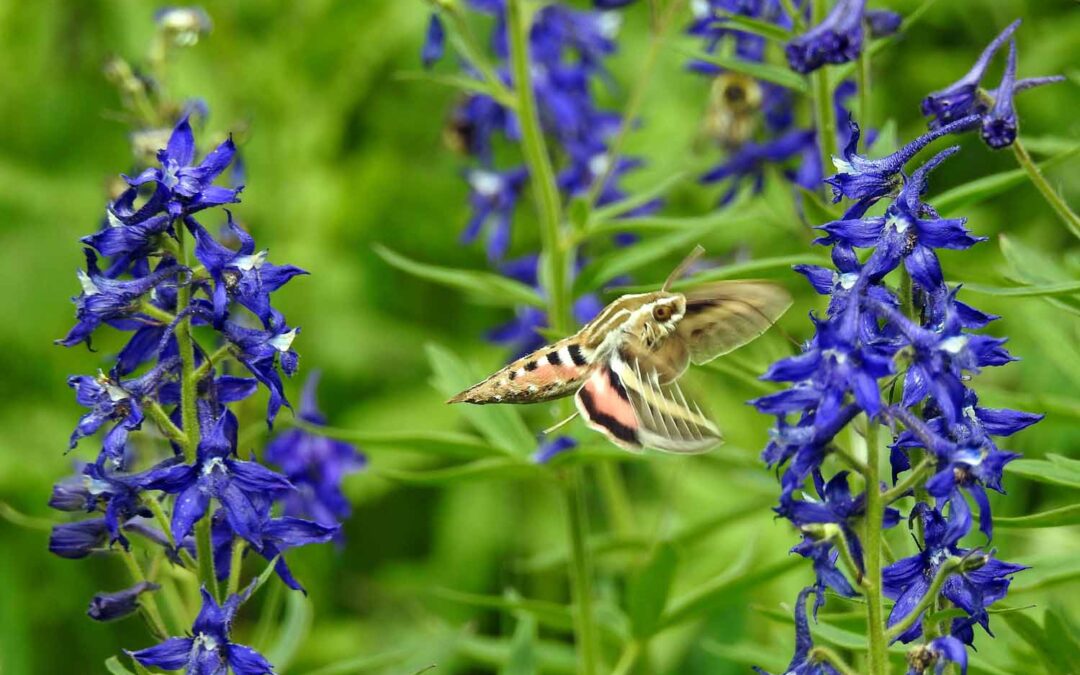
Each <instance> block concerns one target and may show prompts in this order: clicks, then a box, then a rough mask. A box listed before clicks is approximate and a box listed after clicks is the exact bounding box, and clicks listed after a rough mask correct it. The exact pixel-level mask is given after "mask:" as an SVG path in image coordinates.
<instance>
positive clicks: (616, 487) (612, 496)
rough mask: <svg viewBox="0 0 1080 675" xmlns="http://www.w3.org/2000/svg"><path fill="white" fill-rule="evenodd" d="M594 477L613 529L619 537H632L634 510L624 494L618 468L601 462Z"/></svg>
mask: <svg viewBox="0 0 1080 675" xmlns="http://www.w3.org/2000/svg"><path fill="white" fill-rule="evenodd" d="M596 476H597V479H598V481H597V482H598V483H599V485H600V492H601V493H602V494H603V497H604V503H606V504H607V506H608V511H609V514H608V515H610V516H611V522H612V524H613V525H614V528H613V529H614V530H615V532H616V533H617V534H619V535H620V536H624V537H625V536H631V535H633V534H634V529H635V528H634V523H635V519H634V510H633V507H632V506H631V504H630V497H629V496H628V495H627V494H626V485H625V483H623V480H622V476H621V475H620V474H619V468H618V466H616V465H615V464H614V463H612V462H601V463H599V464H598V465H597V466H596Z"/></svg>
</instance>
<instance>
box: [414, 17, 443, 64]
mask: <svg viewBox="0 0 1080 675" xmlns="http://www.w3.org/2000/svg"><path fill="white" fill-rule="evenodd" d="M445 50H446V29H445V28H443V24H442V19H440V18H439V15H438V14H432V15H431V19H429V20H428V28H427V35H426V36H425V37H424V48H423V49H422V50H421V52H420V60H421V61H422V62H423V64H424V67H425V68H430V67H432V66H433V65H435V63H436V62H437V61H439V60H440V59H442V57H443V52H444V51H445Z"/></svg>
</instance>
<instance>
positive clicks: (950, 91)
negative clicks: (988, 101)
mask: <svg viewBox="0 0 1080 675" xmlns="http://www.w3.org/2000/svg"><path fill="white" fill-rule="evenodd" d="M1019 26H1020V20H1019V19H1017V20H1016V21H1013V22H1012V23H1010V24H1009V25H1008V26H1007V27H1006V28H1005V30H1003V31H1001V33H999V34H998V36H997V37H996V38H994V39H993V40H992V41H991V42H990V44H989V45H987V46H986V49H984V50H983V52H982V54H980V55H979V58H978V59H977V60H976V61H975V65H973V66H972V67H971V70H969V71H968V72H967V74H966V75H964V76H963V77H961V78H960V79H959V80H957V81H956V82H953V83H952V84H950V85H949V86H948V87H946V88H944V89H942V90H940V91H935V92H933V93H932V94H929V95H927V97H926V98H925V99H923V102H922V113H923V115H926V116H928V117H930V118H931V120H930V128H931V129H937V128H939V127H942V126H945V125H947V124H950V123H952V122H954V121H956V120H959V119H961V118H964V117H967V116H969V115H971V114H972V113H981V112H984V111H985V104H984V103H982V102H981V101H980V99H979V95H978V90H979V83H980V82H981V81H982V78H983V76H984V75H985V74H986V69H987V67H989V65H990V61H991V59H993V57H994V54H995V53H997V50H998V49H1000V48H1001V45H1003V44H1005V41H1006V40H1008V39H1009V38H1010V37H1011V36H1012V34H1013V32H1015V31H1016V29H1017V27H1019Z"/></svg>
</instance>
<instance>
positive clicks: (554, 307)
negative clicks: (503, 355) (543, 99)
mask: <svg viewBox="0 0 1080 675" xmlns="http://www.w3.org/2000/svg"><path fill="white" fill-rule="evenodd" d="M506 20H507V32H508V34H509V37H510V62H511V66H512V69H513V73H514V94H515V96H516V99H517V103H518V106H517V107H518V111H517V112H518V120H519V123H520V124H521V145H522V150H523V152H524V155H525V163H526V164H527V165H528V168H529V178H530V180H531V182H532V188H533V191H534V193H535V195H536V204H537V210H538V211H539V216H540V240H541V243H542V246H543V255H542V256H541V258H542V264H543V269H542V270H541V275H540V278H541V281H542V283H543V285H544V286H545V291H547V297H548V301H549V303H550V307H549V312H548V321H549V323H550V325H551V328H552V329H553V330H555V331H556V332H558V333H560V334H565V333H568V332H569V331H570V326H571V321H570V305H571V303H570V287H569V281H570V269H569V267H568V262H567V261H568V256H567V255H566V250H565V249H564V244H565V243H564V242H563V241H562V232H561V229H562V228H561V222H560V221H561V215H560V214H561V212H562V205H561V200H560V197H559V187H558V184H557V183H556V182H555V171H554V169H553V168H552V166H551V156H550V154H549V153H548V149H547V144H546V142H545V140H544V132H543V129H542V128H541V126H540V116H539V113H538V112H537V106H536V92H535V91H534V90H533V86H532V79H531V72H530V68H529V40H528V34H529V22H528V21H527V20H526V17H525V10H524V8H523V6H522V0H510V1H509V2H508V3H507V11H506Z"/></svg>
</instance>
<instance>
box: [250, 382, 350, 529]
mask: <svg viewBox="0 0 1080 675" xmlns="http://www.w3.org/2000/svg"><path fill="white" fill-rule="evenodd" d="M318 386H319V373H318V372H317V371H316V372H313V373H312V374H311V375H310V376H308V379H307V382H305V383H304V392H303V395H302V397H301V399H300V410H299V413H300V419H302V420H304V421H305V422H307V423H308V424H312V425H314V426H319V427H322V426H326V417H325V416H324V415H323V414H322V413H321V412H320V411H319V408H318V403H317V402H316V391H317V388H318ZM264 459H265V460H266V461H267V462H269V463H271V464H275V465H276V466H278V467H279V468H280V469H281V471H282V473H284V474H285V476H286V477H287V478H288V479H289V481H290V482H291V483H292V484H293V486H294V487H295V488H296V490H295V491H293V492H290V493H289V494H288V495H286V496H285V498H284V504H285V515H286V516H304V517H308V518H312V519H314V520H315V522H317V523H319V524H321V525H325V526H336V525H337V524H338V522H339V521H341V520H343V519H345V518H348V517H349V513H350V511H351V509H350V507H349V501H348V500H347V499H346V498H345V495H343V494H342V493H341V484H342V481H343V480H344V478H345V476H346V475H347V474H350V473H353V472H355V471H359V470H360V469H362V468H364V466H365V465H366V464H367V458H366V457H365V456H364V455H363V454H362V453H360V452H359V451H358V450H357V449H356V447H355V446H353V445H352V444H350V443H346V442H344V441H339V440H337V439H334V438H329V437H326V436H320V435H318V434H314V433H311V432H310V431H307V430H305V429H289V430H288V431H286V432H284V433H282V434H280V435H279V436H277V437H276V438H274V439H273V440H272V441H270V443H269V444H268V445H267V446H266V453H265V455H264Z"/></svg>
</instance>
